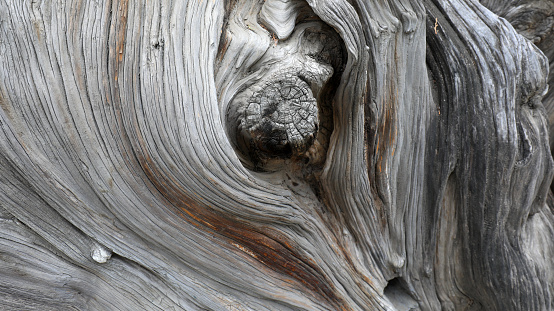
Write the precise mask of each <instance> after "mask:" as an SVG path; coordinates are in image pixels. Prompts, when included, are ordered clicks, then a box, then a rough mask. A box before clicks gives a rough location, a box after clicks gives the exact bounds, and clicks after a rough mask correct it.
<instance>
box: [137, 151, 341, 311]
mask: <svg viewBox="0 0 554 311" xmlns="http://www.w3.org/2000/svg"><path fill="white" fill-rule="evenodd" d="M142 147H143V149H142V150H143V151H145V150H146V148H144V145H142ZM137 158H138V160H139V162H140V164H141V166H142V168H143V170H144V172H145V173H146V175H147V177H148V178H149V179H150V181H151V182H152V183H153V184H154V186H155V187H156V188H157V189H158V191H160V193H161V194H162V195H163V196H164V198H165V199H167V200H168V201H169V202H170V203H172V205H174V206H175V207H177V208H178V210H179V211H180V213H179V215H180V216H181V217H182V219H184V220H185V221H187V222H188V223H191V224H192V225H194V226H196V227H198V228H200V229H202V230H210V231H212V232H213V233H217V234H219V235H221V236H223V237H224V238H225V239H221V241H227V243H228V244H227V247H229V246H233V247H234V248H236V249H238V250H240V251H242V252H243V253H245V254H247V255H249V256H250V257H252V258H253V259H255V260H257V261H258V262H260V263H262V264H264V265H265V266H267V267H268V268H270V269H272V270H273V271H276V272H279V273H283V274H286V275H288V276H290V277H291V278H293V279H294V280H295V281H296V282H299V283H301V284H302V285H303V286H304V287H305V288H307V289H309V290H310V291H311V292H313V293H315V294H316V295H318V296H320V297H321V298H323V299H325V301H328V302H329V303H331V304H332V305H334V306H335V307H336V308H337V309H339V308H341V307H342V305H344V302H343V300H342V298H340V297H339V296H338V295H337V293H336V289H335V288H334V286H333V285H332V284H331V281H330V280H329V279H328V278H327V277H326V276H325V275H324V273H323V271H322V270H321V269H320V268H319V267H318V266H317V265H316V264H315V262H314V261H313V260H309V258H307V257H306V256H304V255H302V254H301V253H300V252H299V251H298V249H297V248H296V247H295V243H294V241H291V240H288V239H286V238H285V237H283V236H282V235H278V234H276V233H275V232H272V231H271V230H268V229H267V228H264V230H261V229H262V228H256V227H253V226H251V225H248V224H246V223H244V222H241V221H240V220H238V219H235V218H233V217H232V216H229V215H227V216H225V215H222V214H221V213H216V212H215V211H214V210H213V209H212V208H210V207H209V206H207V205H205V204H203V203H200V202H198V201H197V200H193V199H192V198H190V197H189V196H188V195H187V194H186V191H185V190H184V189H181V188H180V187H179V186H178V185H179V184H178V183H176V182H175V181H172V180H168V179H167V178H168V176H170V174H166V173H164V172H162V171H161V170H160V169H158V168H157V167H156V165H155V164H154V163H153V161H152V159H151V158H150V157H149V156H148V155H145V156H138V157H137ZM261 231H263V232H261ZM277 236H279V237H277Z"/></svg>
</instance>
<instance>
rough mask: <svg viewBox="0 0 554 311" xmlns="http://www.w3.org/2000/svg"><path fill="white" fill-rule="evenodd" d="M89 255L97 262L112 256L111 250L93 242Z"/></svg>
mask: <svg viewBox="0 0 554 311" xmlns="http://www.w3.org/2000/svg"><path fill="white" fill-rule="evenodd" d="M90 255H91V257H92V259H94V261H96V262H97V263H105V262H107V261H108V259H110V258H111V257H112V251H111V250H109V249H107V248H106V247H104V246H102V245H100V244H95V245H93V246H92V250H91V252H90Z"/></svg>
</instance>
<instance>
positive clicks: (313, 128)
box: [240, 75, 319, 158]
mask: <svg viewBox="0 0 554 311" xmlns="http://www.w3.org/2000/svg"><path fill="white" fill-rule="evenodd" d="M318 126H319V119H318V109H317V102H316V99H315V98H314V96H313V94H312V91H311V89H310V86H309V85H308V84H307V83H306V82H305V81H303V80H302V79H300V78H298V77H296V76H290V75H289V76H288V77H286V78H284V79H278V80H271V81H269V82H268V83H267V84H265V85H264V86H263V87H262V88H261V90H259V91H258V92H255V93H254V94H253V96H252V97H251V98H250V99H249V101H248V104H247V107H246V108H245V109H244V113H243V115H242V120H241V123H240V128H241V132H240V135H241V136H242V137H241V138H242V139H243V140H244V141H245V142H246V141H247V142H248V145H249V146H250V147H251V150H256V155H255V156H256V157H257V158H270V157H281V158H286V157H290V156H295V155H300V154H301V153H303V152H305V151H306V150H307V148H308V147H309V146H310V145H311V144H312V142H313V140H314V137H315V135H316V134H317V130H318ZM252 147H253V148H252Z"/></svg>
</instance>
